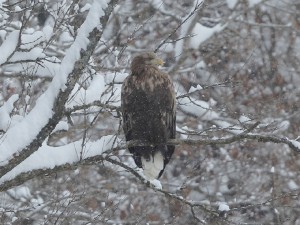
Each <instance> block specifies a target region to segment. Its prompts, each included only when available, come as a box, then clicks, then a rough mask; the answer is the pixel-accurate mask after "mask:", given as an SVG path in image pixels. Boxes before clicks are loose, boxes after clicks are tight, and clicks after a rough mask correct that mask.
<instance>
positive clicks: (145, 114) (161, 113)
mask: <svg viewBox="0 0 300 225" xmlns="http://www.w3.org/2000/svg"><path fill="white" fill-rule="evenodd" d="M163 64H164V62H163V60H162V59H160V58H158V57H157V56H156V54H155V53H153V52H146V53H142V54H140V55H137V56H136V57H134V58H133V59H132V62H131V66H130V68H131V73H130V74H129V75H128V76H127V77H126V78H125V80H124V82H123V84H122V88H121V113H122V120H123V130H124V134H125V139H126V141H127V142H128V141H131V140H135V141H140V142H142V143H147V145H146V146H133V147H129V148H128V150H129V152H130V153H131V154H132V156H133V159H134V161H135V164H136V165H137V166H138V167H139V168H142V169H143V173H144V175H145V177H146V179H148V180H150V181H151V180H154V179H159V178H160V177H161V175H162V174H163V172H164V169H165V167H166V165H167V164H168V163H169V161H170V159H171V157H172V155H173V153H174V150H175V145H171V144H166V143H167V141H168V140H169V139H175V136H176V94H175V89H174V85H173V82H172V80H171V78H170V76H169V75H168V74H167V73H165V72H163V71H161V70H160V69H159V66H162V65H163Z"/></svg>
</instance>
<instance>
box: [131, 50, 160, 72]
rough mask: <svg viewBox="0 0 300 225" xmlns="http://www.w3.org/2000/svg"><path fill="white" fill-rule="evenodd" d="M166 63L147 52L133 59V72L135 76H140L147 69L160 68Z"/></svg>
mask: <svg viewBox="0 0 300 225" xmlns="http://www.w3.org/2000/svg"><path fill="white" fill-rule="evenodd" d="M163 64H164V61H163V60H162V59H160V58H158V57H157V56H156V55H155V53H153V52H147V53H143V54H141V55H138V56H136V57H134V58H133V60H132V62H131V71H132V73H133V74H136V75H139V74H140V73H142V72H143V70H144V69H145V68H147V67H152V68H153V67H154V68H156V69H157V68H158V66H162V65H163Z"/></svg>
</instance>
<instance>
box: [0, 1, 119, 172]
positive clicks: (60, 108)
mask: <svg viewBox="0 0 300 225" xmlns="http://www.w3.org/2000/svg"><path fill="white" fill-rule="evenodd" d="M115 3H116V0H111V1H110V2H109V3H108V7H107V8H106V9H105V10H104V11H105V14H104V15H103V16H102V17H101V18H100V22H101V24H102V29H101V30H100V29H97V28H94V29H93V30H92V32H90V33H89V36H88V39H89V44H88V45H87V48H86V49H81V52H80V59H79V60H77V61H76V62H75V65H74V68H73V70H72V72H71V73H70V74H69V75H68V77H67V82H66V84H65V85H66V88H65V89H64V90H62V89H61V90H60V91H59V93H58V96H57V98H56V100H55V102H54V104H53V116H52V117H51V118H50V119H49V120H48V123H47V124H46V125H45V126H44V127H43V128H42V129H41V130H40V132H39V133H38V134H37V136H36V138H35V139H34V140H32V141H31V143H30V144H29V145H27V146H26V147H25V148H24V149H22V150H21V152H20V154H19V155H17V156H14V157H13V158H12V159H10V160H8V163H7V164H6V165H4V166H1V167H0V177H2V176H3V175H5V174H6V173H7V172H9V171H10V170H11V169H13V168H14V167H15V166H16V165H18V164H19V163H21V162H22V161H24V160H25V159H26V158H28V157H29V156H30V155H31V154H32V153H34V152H35V151H37V150H38V149H39V147H40V146H41V145H42V143H43V142H44V140H45V139H46V138H47V137H48V136H49V134H50V133H51V132H52V130H53V129H54V128H55V126H56V125H57V124H58V122H59V121H60V120H61V119H62V118H63V116H64V115H65V103H66V101H67V100H68V97H69V95H70V93H71V92H72V90H73V88H74V86H75V84H76V82H77V80H78V79H79V78H80V76H81V74H82V73H83V70H84V69H85V65H86V64H88V61H89V59H90V57H91V55H92V54H93V52H94V49H95V48H96V46H97V44H98V42H99V40H100V38H101V36H102V32H103V29H104V28H105V26H106V23H107V21H108V19H109V16H110V14H111V12H112V11H113V6H114V5H115ZM58 76H59V75H58Z"/></svg>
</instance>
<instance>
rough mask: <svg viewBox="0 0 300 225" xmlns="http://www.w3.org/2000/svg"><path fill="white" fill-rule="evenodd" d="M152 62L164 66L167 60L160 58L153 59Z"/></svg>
mask: <svg viewBox="0 0 300 225" xmlns="http://www.w3.org/2000/svg"><path fill="white" fill-rule="evenodd" d="M151 63H152V64H154V65H159V66H163V65H164V64H165V62H164V61H163V60H162V59H160V58H155V59H152V60H151Z"/></svg>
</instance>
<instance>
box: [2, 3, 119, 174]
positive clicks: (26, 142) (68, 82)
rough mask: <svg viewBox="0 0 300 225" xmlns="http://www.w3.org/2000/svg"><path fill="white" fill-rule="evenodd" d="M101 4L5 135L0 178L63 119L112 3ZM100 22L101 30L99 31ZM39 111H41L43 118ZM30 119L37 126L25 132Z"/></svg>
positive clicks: (101, 30) (91, 13)
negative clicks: (29, 108)
mask: <svg viewBox="0 0 300 225" xmlns="http://www.w3.org/2000/svg"><path fill="white" fill-rule="evenodd" d="M103 4H104V3H98V2H97V1H95V3H94V4H93V6H92V7H91V9H90V12H89V14H88V16H87V18H86V20H85V22H84V23H83V25H82V26H81V28H80V29H79V31H78V35H77V37H76V39H75V41H74V43H73V44H72V46H71V47H70V49H69V50H68V52H67V53H66V56H65V57H64V59H63V61H62V64H61V67H60V70H59V74H57V75H56V76H55V77H54V79H53V81H52V82H51V84H50V86H49V88H48V89H47V91H46V92H45V93H44V94H43V95H42V96H41V97H40V98H39V99H38V101H37V104H36V106H35V107H34V108H33V109H32V111H31V112H30V113H29V114H28V115H27V116H26V117H25V118H24V119H23V121H22V122H21V123H20V124H18V125H16V126H14V127H12V128H11V129H9V130H8V131H7V132H6V134H5V138H4V141H3V142H2V143H1V146H0V147H1V156H0V161H1V167H0V176H1V177H2V176H3V175H5V174H6V173H7V172H9V171H10V170H12V169H13V168H14V167H15V166H17V165H18V164H19V163H21V162H22V161H24V160H25V159H26V158H28V157H29V156H30V155H32V154H33V153H34V152H35V151H37V150H38V149H39V148H40V146H41V145H42V143H43V142H44V140H45V139H46V138H47V137H48V136H49V134H50V133H51V132H52V130H53V129H54V128H55V126H56V125H57V124H58V122H59V121H60V120H61V119H62V117H63V116H64V115H65V103H66V101H67V100H68V98H69V95H70V93H71V92H72V90H73V88H74V86H75V84H76V83H77V81H78V79H79V78H80V76H81V74H82V73H83V70H84V69H85V65H87V63H88V61H89V59H90V57H91V55H92V53H93V52H94V49H95V48H96V46H97V44H98V42H99V40H100V38H101V36H102V32H103V28H105V26H106V23H107V21H108V19H109V16H110V14H111V12H112V10H113V5H114V4H115V1H114V0H112V1H111V2H109V3H108V5H106V4H104V5H103ZM102 8H103V9H104V11H103V10H102ZM100 22H101V25H102V27H99V24H100ZM41 111H44V114H43V115H41ZM33 118H34V119H35V121H37V124H36V126H35V127H34V129H31V130H30V131H29V130H28V127H30V125H29V123H32V121H33ZM37 118H38V120H37ZM26 127H27V128H26ZM25 130H28V133H27V134H26V135H24V133H23V132H24V131H25ZM13 139H14V140H18V142H15V141H13Z"/></svg>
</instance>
